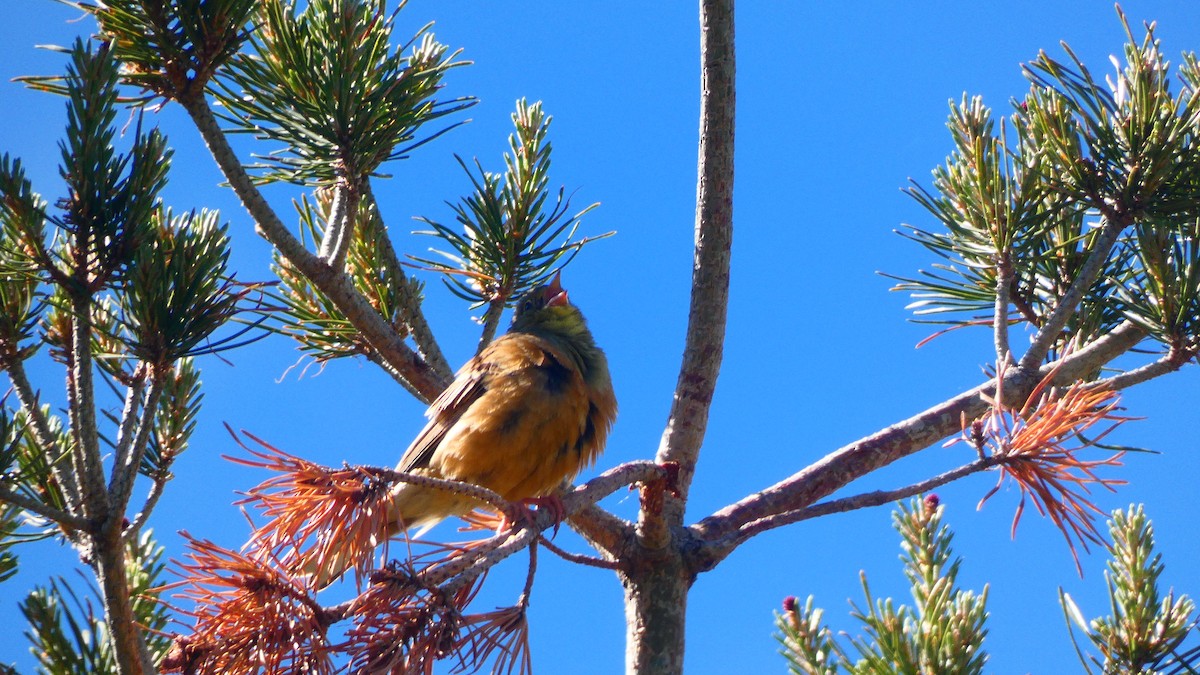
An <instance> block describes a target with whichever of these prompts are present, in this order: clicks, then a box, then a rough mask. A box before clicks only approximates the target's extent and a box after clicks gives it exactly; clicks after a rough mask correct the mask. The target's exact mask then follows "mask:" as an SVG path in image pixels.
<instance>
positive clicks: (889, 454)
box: [690, 323, 1145, 541]
mask: <svg viewBox="0 0 1200 675" xmlns="http://www.w3.org/2000/svg"><path fill="white" fill-rule="evenodd" d="M1144 336H1145V333H1144V332H1143V331H1142V330H1141V329H1140V328H1137V327H1136V326H1133V325H1132V324H1128V323H1126V324H1122V325H1120V326H1118V327H1117V328H1115V329H1113V331H1111V332H1110V333H1109V334H1107V335H1105V336H1104V337H1102V338H1100V339H1098V340H1096V341H1095V342H1093V343H1092V344H1091V345H1088V347H1086V348H1084V349H1080V350H1079V351H1077V352H1075V353H1073V354H1070V355H1068V356H1066V357H1064V358H1063V359H1061V360H1060V361H1058V362H1055V363H1051V364H1047V365H1045V366H1042V367H1041V369H1040V370H1035V371H1034V372H1033V373H1026V372H1024V371H1021V370H1019V369H1017V368H1010V369H1009V370H1008V371H1007V374H1006V375H1005V378H1004V383H1003V387H1002V389H1003V392H1004V398H1005V403H1006V404H1010V405H1011V404H1012V403H1014V402H1016V404H1017V405H1016V407H1019V406H1020V403H1022V402H1024V401H1025V400H1026V399H1027V398H1028V397H1029V395H1030V393H1031V392H1033V391H1034V388H1035V387H1036V386H1037V385H1038V383H1039V382H1041V381H1042V380H1043V378H1045V377H1046V376H1047V375H1049V374H1050V373H1052V372H1055V373H1056V376H1055V382H1054V383H1055V384H1063V383H1070V382H1074V381H1075V380H1077V379H1079V378H1080V377H1083V376H1084V375H1087V374H1090V373H1094V372H1096V371H1097V370H1099V369H1100V368H1101V367H1102V366H1103V365H1104V364H1105V363H1108V362H1109V361H1111V360H1112V359H1114V358H1116V357H1117V356H1120V355H1121V354H1122V353H1124V352H1126V351H1128V350H1129V349H1130V348H1132V347H1133V346H1134V345H1136V344H1137V343H1138V342H1140V341H1141V339H1142V338H1143V337H1144ZM995 392H996V385H995V381H994V380H992V381H988V382H985V383H983V384H981V385H979V386H977V387H975V388H973V389H970V390H967V391H965V392H963V393H961V394H959V395H957V396H955V397H953V398H951V399H948V400H946V401H943V402H942V403H939V404H937V405H935V406H933V407H932V408H929V409H927V410H925V411H924V412H921V413H919V414H917V415H915V416H913V417H910V418H908V419H906V420H903V421H901V422H897V423H895V424H892V425H890V426H888V427H886V428H884V429H882V430H880V431H878V432H876V433H874V434H872V435H870V436H867V437H865V438H862V439H860V440H858V441H855V442H853V443H850V444H849V445H846V446H843V447H841V448H839V449H838V450H835V451H834V452H832V453H830V454H828V455H826V456H825V457H823V458H821V459H820V460H817V461H816V462H814V463H813V464H811V465H809V466H807V467H805V468H804V469H801V470H800V471H798V472H797V473H795V474H792V475H791V476H789V477H788V478H785V479H784V480H782V481H780V482H779V483H776V484H775V485H772V486H771V487H768V488H766V489H765V490H762V491H760V492H756V493H754V494H752V495H749V496H747V497H745V498H744V499H742V500H741V501H739V502H737V503H735V504H731V505H729V506H727V507H725V508H723V509H721V510H719V511H717V512H716V513H714V514H712V515H710V516H708V517H707V518H704V519H703V520H701V521H699V522H698V523H696V524H694V525H692V526H690V529H691V530H692V532H693V533H694V534H695V535H696V536H697V537H698V538H699V539H702V540H709V541H716V540H720V539H723V538H724V537H727V536H729V535H730V534H731V533H733V532H735V531H737V530H738V529H739V528H741V527H743V526H744V525H745V524H746V523H749V522H751V521H755V520H759V519H761V518H766V517H769V516H771V515H775V514H780V513H784V512H787V511H794V510H799V509H803V508H805V507H807V506H810V505H812V504H814V503H815V502H816V501H817V500H819V499H821V498H823V497H826V496H827V495H830V494H832V493H833V492H835V491H836V490H838V489H840V488H842V487H843V486H845V485H848V484H849V483H851V482H852V481H854V480H856V479H858V478H860V477H862V476H865V475H866V474H868V473H871V472H873V471H875V470H876V469H879V468H881V467H883V466H886V465H888V464H891V463H892V462H894V461H896V460H898V459H901V458H903V457H907V456H909V455H911V454H914V453H916V452H918V451H920V450H924V449H925V448H927V447H929V446H931V445H933V444H934V443H936V442H938V441H939V440H941V439H943V438H946V437H947V436H950V435H951V434H954V433H956V432H958V431H960V430H961V428H962V419H963V418H964V417H965V418H967V419H974V418H977V417H979V416H981V415H983V414H984V412H986V411H987V410H988V408H989V404H988V403H987V401H986V400H985V399H986V398H990V397H993V396H995Z"/></svg>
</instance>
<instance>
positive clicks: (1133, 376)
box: [1091, 352, 1188, 390]
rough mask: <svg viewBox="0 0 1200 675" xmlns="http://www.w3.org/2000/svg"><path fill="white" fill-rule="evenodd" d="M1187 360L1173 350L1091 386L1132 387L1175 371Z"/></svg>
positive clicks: (1116, 388) (1115, 388)
mask: <svg viewBox="0 0 1200 675" xmlns="http://www.w3.org/2000/svg"><path fill="white" fill-rule="evenodd" d="M1187 361H1188V359H1186V358H1184V359H1180V358H1179V357H1178V356H1176V355H1175V354H1174V353H1173V352H1172V353H1168V354H1166V355H1164V356H1163V357H1162V358H1160V359H1158V360H1157V361H1154V362H1152V363H1147V364H1145V365H1142V366H1139V367H1137V368H1134V369H1133V370H1129V371H1126V372H1124V373H1121V374H1119V375H1113V376H1112V377H1106V378H1103V379H1101V380H1097V381H1096V382H1093V383H1092V385H1091V386H1094V387H1108V388H1110V389H1114V390H1119V389H1125V388H1127V387H1132V386H1134V385H1135V384H1141V383H1143V382H1146V381H1149V380H1153V379H1154V378H1156V377H1160V376H1162V375H1166V374H1167V373H1173V372H1175V371H1176V370H1179V369H1180V368H1182V367H1183V364H1185V363H1187Z"/></svg>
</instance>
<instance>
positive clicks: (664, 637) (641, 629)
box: [620, 546, 694, 675]
mask: <svg viewBox="0 0 1200 675" xmlns="http://www.w3.org/2000/svg"><path fill="white" fill-rule="evenodd" d="M660 553H662V555H654V552H646V551H644V550H643V555H641V556H639V560H638V562H637V564H636V565H635V566H634V567H633V568H632V569H631V570H628V571H625V572H622V573H621V575H620V576H621V585H622V586H623V587H624V589H625V638H626V646H625V672H626V673H627V675H651V674H653V675H682V673H683V654H684V649H683V648H684V627H685V625H686V618H687V594H688V589H689V588H691V585H692V581H694V577H693V576H692V575H691V574H690V573H689V572H688V571H687V569H686V568H685V566H684V564H683V560H682V558H681V557H680V556H679V555H678V550H677V549H675V548H674V547H672V546H668V547H667V548H666V549H664V550H662V551H661V552H660Z"/></svg>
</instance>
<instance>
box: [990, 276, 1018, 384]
mask: <svg viewBox="0 0 1200 675" xmlns="http://www.w3.org/2000/svg"><path fill="white" fill-rule="evenodd" d="M1012 279H1013V271H1012V262H1011V261H1009V260H1008V257H1007V255H1005V256H1003V257H1001V259H1000V261H999V262H998V263H997V264H996V308H995V311H994V313H993V315H992V334H993V338H992V339H993V342H994V343H995V346H996V363H1004V362H1006V361H1008V358H1009V343H1008V305H1009V285H1010V284H1012Z"/></svg>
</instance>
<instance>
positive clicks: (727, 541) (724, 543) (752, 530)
mask: <svg viewBox="0 0 1200 675" xmlns="http://www.w3.org/2000/svg"><path fill="white" fill-rule="evenodd" d="M997 463H998V462H997V461H996V460H995V459H994V458H991V457H987V458H981V459H976V460H975V461H973V462H971V463H969V464H964V465H962V466H960V467H958V468H955V469H951V470H949V471H947V472H945V473H942V474H939V475H937V476H933V477H932V478H927V479H925V480H923V481H920V482H918V483H913V484H912V485H907V486H905V487H902V488H897V489H895V490H876V491H874V492H864V493H862V494H857V495H852V496H849V497H843V498H841V499H831V500H829V501H825V502H818V503H816V504H813V505H811V506H806V507H804V508H799V509H793V510H791V511H784V512H782V513H776V514H772V515H769V516H766V517H764V518H759V519H757V520H752V521H750V522H748V523H746V524H744V525H742V526H741V527H739V528H738V529H737V530H735V531H734V532H732V533H730V534H728V535H726V536H725V537H723V538H721V539H718V540H716V541H712V542H706V543H705V544H703V545H702V546H701V548H700V549H699V550H697V551H695V552H694V553H693V555H694V556H695V557H694V558H693V563H692V564H693V565H694V566H697V567H698V568H699V569H700V570H706V569H712V568H713V567H715V566H716V565H717V563H719V562H721V561H722V560H724V559H725V558H726V557H727V556H728V555H729V554H730V553H732V552H733V550H734V549H736V548H737V547H738V546H741V545H742V544H743V543H744V542H745V541H746V540H748V539H750V538H751V537H754V536H756V535H759V534H762V533H763V532H766V531H768V530H773V529H775V528H778V527H783V526H784V525H791V524H793V523H798V522H800V521H802V520H809V519H811V518H817V517H820V516H827V515H829V514H832V513H845V512H847V511H857V510H858V509H865V508H871V507H875V506H882V505H884V504H891V503H893V502H896V501H898V500H901V499H905V498H907V497H911V496H913V495H919V494H921V493H923V492H928V491H930V490H933V489H936V488H939V487H941V486H943V485H946V484H947V483H950V482H953V481H956V480H958V479H960V478H965V477H966V476H970V475H972V474H975V473H979V472H980V471H985V470H987V469H990V468H991V467H993V466H996V464H997Z"/></svg>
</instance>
